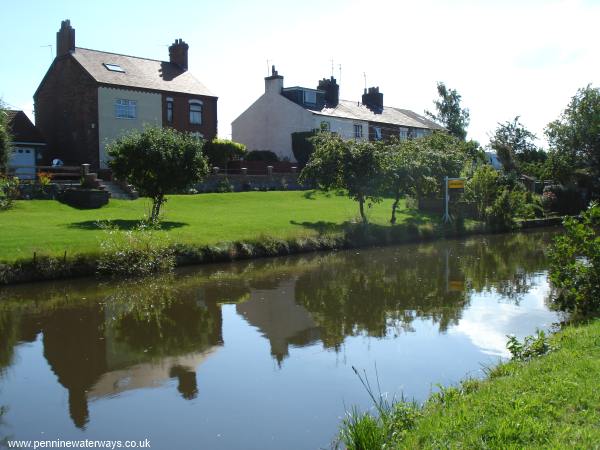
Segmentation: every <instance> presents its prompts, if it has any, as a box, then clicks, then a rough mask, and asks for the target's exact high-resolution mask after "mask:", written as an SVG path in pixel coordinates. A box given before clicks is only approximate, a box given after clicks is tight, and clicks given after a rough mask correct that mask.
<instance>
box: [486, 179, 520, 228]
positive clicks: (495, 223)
mask: <svg viewBox="0 0 600 450" xmlns="http://www.w3.org/2000/svg"><path fill="white" fill-rule="evenodd" d="M514 213H515V205H514V198H513V197H512V196H511V193H510V191H509V190H508V189H506V188H505V189H503V190H502V192H501V193H500V195H498V198H496V200H495V201H494V203H493V204H492V206H490V207H488V208H487V209H486V211H485V219H486V223H487V224H488V225H489V226H490V227H491V228H492V229H495V230H505V229H509V228H512V227H513V226H514V224H515V221H514V219H513V216H514Z"/></svg>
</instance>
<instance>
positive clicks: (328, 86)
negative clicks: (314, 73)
mask: <svg viewBox="0 0 600 450" xmlns="http://www.w3.org/2000/svg"><path fill="white" fill-rule="evenodd" d="M317 89H319V90H320V91H325V103H326V104H327V106H333V107H335V106H337V105H338V103H339V102H340V86H339V85H338V84H337V81H336V79H335V78H333V77H331V78H330V79H327V78H323V79H322V80H319V85H318V86H317Z"/></svg>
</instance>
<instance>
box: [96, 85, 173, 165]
mask: <svg viewBox="0 0 600 450" xmlns="http://www.w3.org/2000/svg"><path fill="white" fill-rule="evenodd" d="M117 99H123V100H135V101H136V102H137V108H136V109H137V114H136V118H135V119H121V118H117V117H116V112H115V101H116V100H117ZM145 125H158V126H162V99H161V95H160V94H156V93H150V92H140V91H132V90H128V89H116V88H107V87H99V88H98V136H99V143H100V149H99V152H100V167H102V168H106V167H107V165H106V161H107V155H106V152H105V148H106V144H108V143H110V142H111V141H113V140H114V139H116V138H118V137H119V136H121V135H123V134H124V133H127V132H128V131H131V130H135V129H138V130H141V129H142V128H143V127H144V126H145Z"/></svg>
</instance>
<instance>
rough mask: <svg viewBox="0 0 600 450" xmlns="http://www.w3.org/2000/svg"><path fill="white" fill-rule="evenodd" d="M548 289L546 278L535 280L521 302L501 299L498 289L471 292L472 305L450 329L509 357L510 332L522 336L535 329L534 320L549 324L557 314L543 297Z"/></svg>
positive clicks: (498, 354)
mask: <svg viewBox="0 0 600 450" xmlns="http://www.w3.org/2000/svg"><path fill="white" fill-rule="evenodd" d="M548 292H549V286H548V283H547V282H543V281H541V282H539V283H535V286H533V287H532V288H531V290H530V291H529V292H528V293H527V294H525V295H524V296H523V298H522V300H521V301H520V303H519V305H518V306H517V305H515V304H514V303H508V302H502V300H504V298H503V296H502V295H500V294H498V293H497V292H496V291H495V290H492V291H491V292H490V293H480V294H475V293H474V294H472V298H471V306H470V307H469V308H468V309H466V310H465V311H464V313H463V318H462V319H461V320H460V322H459V324H458V325H457V326H455V327H452V328H451V329H450V330H449V333H455V334H464V335H465V336H467V337H468V338H469V339H470V340H471V342H472V343H473V344H474V345H476V346H477V347H478V348H480V349H481V351H483V352H484V353H487V354H489V355H494V356H501V357H509V356H510V353H509V352H508V350H507V349H506V341H507V337H506V336H507V335H509V334H514V335H516V336H517V337H519V338H522V337H524V336H527V335H530V334H532V333H534V332H535V329H536V327H535V326H533V325H532V324H543V325H542V327H549V326H550V325H551V324H552V323H553V322H555V321H556V320H557V318H558V315H557V313H555V312H552V311H548V309H547V307H546V306H545V304H544V299H545V298H546V297H547V295H548Z"/></svg>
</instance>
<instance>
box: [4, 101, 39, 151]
mask: <svg viewBox="0 0 600 450" xmlns="http://www.w3.org/2000/svg"><path fill="white" fill-rule="evenodd" d="M5 112H6V115H7V116H8V128H9V130H10V134H11V137H12V139H11V141H12V142H31V143H35V144H45V143H46V141H45V140H44V138H43V137H42V133H40V131H39V130H38V129H37V128H36V127H35V125H34V124H33V123H31V120H29V117H27V115H26V114H25V113H24V112H23V111H16V110H12V109H7V110H5Z"/></svg>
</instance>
